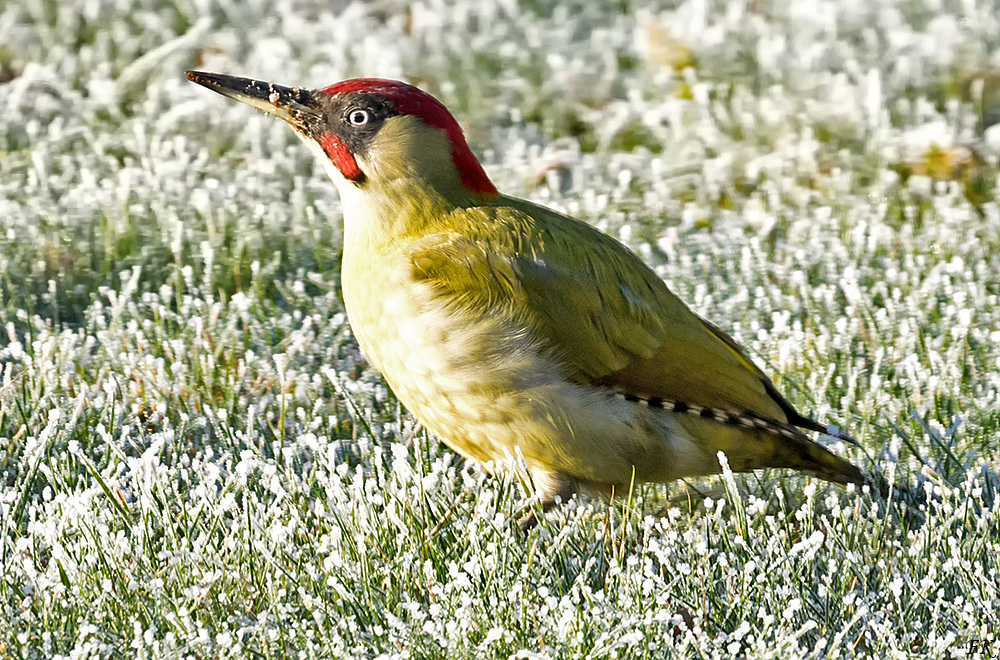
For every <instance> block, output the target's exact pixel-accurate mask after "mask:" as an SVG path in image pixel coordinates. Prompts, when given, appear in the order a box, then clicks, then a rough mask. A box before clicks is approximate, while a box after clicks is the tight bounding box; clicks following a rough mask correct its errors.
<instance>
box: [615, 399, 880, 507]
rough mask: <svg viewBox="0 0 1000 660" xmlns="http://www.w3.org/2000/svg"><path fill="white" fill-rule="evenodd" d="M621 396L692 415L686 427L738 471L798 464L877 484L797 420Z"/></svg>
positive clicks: (838, 479) (842, 480) (830, 477)
mask: <svg viewBox="0 0 1000 660" xmlns="http://www.w3.org/2000/svg"><path fill="white" fill-rule="evenodd" d="M618 396H619V397H621V398H622V399H624V400H626V401H632V402H635V403H638V404H640V405H643V406H646V407H649V408H657V409H660V410H666V411H669V412H674V413H683V414H686V415H690V417H689V418H688V419H687V421H686V422H685V421H681V423H682V425H683V426H685V427H687V428H688V429H689V431H690V432H691V434H692V436H694V437H698V438H700V439H701V440H702V441H703V442H705V443H707V444H709V445H711V446H710V447H708V446H706V447H705V449H707V450H709V451H711V452H712V455H713V456H714V455H715V452H716V451H722V452H724V453H725V454H726V455H727V456H728V458H729V464H730V467H731V468H732V469H733V471H735V472H748V471H751V470H756V469H759V468H765V467H775V468H792V469H795V470H801V471H803V472H806V473H809V474H813V475H816V476H818V477H820V478H822V479H826V480H827V481H832V482H834V483H838V484H845V485H846V484H857V485H859V486H860V485H864V484H866V483H872V480H871V479H870V478H868V477H867V476H866V475H865V473H863V472H862V471H861V470H860V469H859V468H858V467H857V466H855V465H854V464H852V463H850V462H849V461H846V460H844V459H843V458H840V457H839V456H837V455H836V454H834V453H833V452H831V451H830V450H828V449H827V448H825V447H823V446H822V445H820V444H819V443H817V442H815V441H814V440H812V439H811V438H809V437H808V436H807V435H805V434H804V433H803V432H802V431H800V430H799V429H798V428H796V427H795V426H794V425H793V423H787V422H779V421H776V420H773V419H766V418H763V417H759V416H757V415H755V414H753V413H750V412H735V411H730V410H723V409H719V408H708V407H705V406H697V405H694V404H688V403H685V402H683V401H671V400H669V399H660V398H645V397H639V396H635V395H632V394H619V395H618ZM800 420H806V421H808V422H809V424H808V425H807V426H806V428H809V429H810V430H821V431H826V430H827V428H826V427H822V426H821V425H820V424H819V423H818V422H815V421H813V420H810V419H808V418H806V417H803V416H801V415H796V422H794V423H797V422H798V421H800ZM719 425H722V427H721V428H720V426H719ZM723 428H728V429H729V432H724V431H723ZM835 437H838V438H839V439H842V440H845V439H849V436H846V435H844V434H841V433H837V434H836V435H835ZM880 490H881V488H880Z"/></svg>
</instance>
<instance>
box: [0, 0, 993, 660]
mask: <svg viewBox="0 0 1000 660" xmlns="http://www.w3.org/2000/svg"><path fill="white" fill-rule="evenodd" d="M998 35H1000V20H998V17H997V15H996V12H995V8H994V7H993V5H992V4H991V3H988V2H977V1H976V0H970V1H968V2H937V1H934V0H884V1H880V2H850V1H849V2H834V1H832V0H831V1H821V0H795V1H793V2H790V3H784V2H780V3H779V2H774V3H769V2H739V1H737V0H734V1H731V2H712V1H709V0H691V1H689V2H664V3H655V2H627V1H626V2H617V3H592V2H586V1H584V0H577V1H576V2H555V1H544V0H536V1H534V2H524V3H516V2H481V1H477V0H454V1H453V2H436V1H428V2H423V3H419V4H413V5H407V4H406V3H402V2H393V1H389V0H386V1H383V2H377V3H371V4H361V3H354V4H349V5H341V4H340V3H330V5H329V6H327V3H311V2H299V1H290V0H283V1H279V2H264V1H263V0H248V1H247V2H242V3H235V2H226V1H222V0H192V1H190V2H176V3H175V2H166V1H165V0H141V1H139V2H134V1H131V0H129V1H126V0H92V1H86V0H75V1H70V2H62V3H58V2H49V1H45V2H38V1H36V0H10V1H9V2H7V3H5V4H3V5H0V81H2V82H0V326H2V327H0V484H2V491H0V607H2V608H3V609H2V613H0V656H2V657H4V658H8V657H9V658H22V657H23V658H49V657H60V658H95V657H110V658H119V657H121V658H125V657H129V658H131V657H176V658H189V657H190V658H228V657H303V658H313V657H315V658H327V657H329V658H349V657H359V658H360V657H365V658H367V657H384V658H397V657H398V658H406V657H410V658H434V657H448V658H461V657H477V658H478V657H486V658H493V657H496V658H508V657H517V658H570V657H574V658H575V657H589V658H614V657H618V658H639V657H651V658H661V657H677V658H687V657H700V658H731V657H734V656H738V657H743V658H850V657H872V656H880V657H885V658H909V657H921V658H922V657H942V658H953V657H954V658H960V657H969V658H973V657H986V656H985V655H984V654H982V653H980V654H979V655H976V654H974V653H973V652H972V651H974V650H977V649H978V650H982V649H991V650H992V653H993V655H996V654H1000V643H997V642H996V641H995V640H996V635H997V630H998V620H997V619H998V615H997V611H998V606H1000V594H998V587H1000V577H998V572H997V571H998V565H997V564H998V559H997V556H998V550H1000V548H998V545H1000V532H998V520H997V515H998V508H997V507H998V505H997V498H996V495H997V487H998V485H1000V482H998V479H997V474H996V465H997V449H996V447H997V438H998V434H1000V398H998V397H1000V313H998V311H997V298H998V296H1000V207H998V205H997V202H996V199H995V198H996V186H997V179H998V168H997V162H998V155H1000V134H998V133H997V131H1000V128H996V127H994V126H993V124H994V123H995V122H997V121H1000V49H998V47H1000V37H998ZM189 68H200V69H205V70H210V71H219V72H224V73H231V74H235V75H244V76H250V77H255V78H259V79H263V80H269V81H273V82H277V83H281V84H287V85H303V86H311V87H318V86H322V85H325V84H329V83H332V82H335V81H337V80H340V79H343V78H348V77H355V76H383V77H392V78H400V79H404V80H408V81H410V82H413V83H416V84H419V85H421V86H422V87H424V88H425V89H427V90H429V91H431V92H432V93H434V94H435V95H437V96H438V97H439V98H441V99H442V100H443V101H444V102H445V103H446V105H448V106H449V107H450V108H451V109H452V110H453V111H454V112H455V114H456V115H457V117H458V118H459V121H460V122H461V123H462V124H463V126H464V127H465V128H466V132H467V135H468V137H469V141H470V143H471V145H472V146H473V149H474V150H475V151H476V152H477V153H478V154H479V155H480V156H481V158H482V160H483V162H484V164H485V166H486V169H487V171H488V172H489V174H490V175H491V177H492V178H493V179H494V181H495V182H496V183H497V185H498V187H499V188H500V189H501V190H503V191H505V192H508V193H512V194H516V195H519V196H526V197H530V198H531V199H533V200H535V201H538V202H540V203H543V204H546V205H549V206H552V207H554V208H557V209H559V210H561V211H565V212H567V213H569V214H571V215H575V216H577V217H580V218H582V219H584V220H586V221H588V222H591V223H593V224H595V225H596V226H598V227H600V228H601V229H603V230H605V231H607V232H609V233H611V234H613V235H615V236H616V237H618V238H620V239H621V240H622V241H624V242H625V243H626V244H627V245H629V246H630V247H631V248H633V249H634V250H636V251H637V252H638V253H639V254H640V255H641V256H642V257H643V258H644V259H645V260H646V261H647V262H648V263H649V264H651V265H652V266H653V267H654V268H656V270H657V272H658V273H660V275H661V276H662V277H663V278H664V279H665V280H666V281H667V283H668V284H669V285H670V286H671V287H672V289H673V290H674V291H675V292H676V293H677V294H678V295H679V296H680V297H681V298H682V299H684V300H685V301H686V302H687V303H688V304H690V305H691V306H692V307H693V308H694V309H695V310H696V311H697V312H699V313H700V314H702V315H704V316H706V317H707V318H709V319H711V320H712V321H713V322H715V323H716V324H717V325H719V326H720V327H722V328H723V329H724V330H726V331H727V332H729V333H730V334H732V335H733V336H734V337H735V338H736V339H737V340H738V341H739V342H740V343H741V344H742V345H743V346H745V347H746V348H747V350H748V351H749V352H750V354H751V355H752V356H753V357H754V359H755V360H756V361H757V362H758V363H759V364H761V365H762V366H763V367H764V368H765V370H766V371H767V372H768V373H769V374H771V375H772V376H773V377H774V379H775V381H776V382H777V383H778V385H779V387H780V389H781V390H782V391H783V392H785V393H786V394H787V395H788V397H789V399H790V400H791V401H792V402H793V403H794V404H795V405H796V406H797V407H798V408H800V409H802V410H803V411H805V412H806V413H808V414H810V415H812V416H814V417H816V418H819V419H822V420H824V421H826V422H830V423H834V424H837V425H839V426H841V427H842V428H845V429H847V430H848V431H849V432H850V433H851V434H852V435H853V436H854V437H855V438H857V439H858V442H859V446H857V447H855V446H851V445H848V444H845V443H837V442H832V441H830V442H831V444H830V446H831V448H832V449H834V450H835V451H837V452H839V453H841V454H843V455H846V456H848V457H850V458H851V460H853V461H855V462H857V463H858V464H860V465H862V466H864V467H865V468H866V469H869V470H872V471H880V472H882V473H884V474H885V475H887V477H888V478H889V479H890V480H893V481H895V482H898V483H901V484H906V485H907V486H908V488H909V497H908V498H907V501H905V502H904V501H894V502H888V503H887V502H885V501H883V500H881V499H880V498H879V497H877V496H876V495H875V494H873V493H869V492H858V491H855V490H853V489H848V490H844V489H841V488H837V487H834V486H830V485H828V484H826V483H824V482H820V481H815V480H810V479H808V478H806V477H802V476H797V475H793V474H789V473H787V472H783V471H766V472H759V473H756V474H753V475H748V476H740V475H736V476H732V475H727V476H725V477H720V478H716V479H708V480H694V481H690V482H686V483H677V484H667V485H649V486H642V487H639V488H637V489H636V491H635V492H633V493H631V494H630V495H629V496H628V497H624V498H623V500H624V501H619V502H616V503H614V504H612V505H610V506H609V505H608V504H607V503H604V502H599V501H593V500H589V499H583V500H579V501H574V502H571V503H570V504H569V505H568V506H566V507H564V508H562V509H560V510H558V511H556V512H553V513H552V514H549V515H548V516H546V517H545V518H544V520H543V522H542V524H541V525H540V527H539V529H537V530H536V531H535V532H533V533H532V535H531V536H529V537H527V538H525V537H523V536H522V535H521V534H520V532H519V531H518V528H517V520H518V518H519V516H521V515H522V513H523V510H524V507H525V506H530V504H531V502H532V500H531V495H530V493H528V492H527V491H526V489H525V488H524V487H523V486H522V485H521V484H519V483H516V482H511V481H510V480H509V479H505V478H502V477H491V476H489V475H487V474H485V473H484V472H483V471H481V470H480V469H479V468H477V467H476V466H475V465H473V464H471V463H468V462H465V461H463V460H461V459H460V458H459V457H457V456H456V455H455V454H454V453H453V452H451V451H450V450H448V449H447V448H446V447H444V446H443V445H441V444H440V443H439V442H438V441H437V439H435V438H434V437H432V436H429V435H428V434H427V433H426V432H425V431H423V430H421V429H419V428H418V427H416V426H415V422H414V420H413V418H412V417H411V416H410V415H409V414H408V413H407V412H406V411H405V410H403V409H401V407H400V406H399V404H398V403H397V402H396V400H395V399H394V398H393V396H392V395H391V393H390V392H389V391H388V390H387V389H386V387H385V385H384V383H383V382H382V381H381V379H380V378H379V376H378V375H377V374H376V373H375V372H374V371H373V370H372V369H371V368H370V367H369V366H368V365H367V363H366V362H365V360H364V358H363V356H362V355H361V354H360V352H359V351H358V348H357V346H356V344H355V342H354V340H353V338H352V336H351V333H350V329H349V327H348V325H347V322H346V318H345V316H344V312H343V307H342V303H341V300H340V296H339V275H338V271H339V261H340V244H341V243H340V236H341V226H340V203H339V200H338V199H337V196H336V192H335V189H334V187H333V185H332V184H331V183H330V182H329V181H328V180H326V179H325V177H324V175H323V172H322V169H321V168H320V167H319V166H318V164H317V163H315V162H313V160H312V159H311V157H310V156H309V154H308V153H307V152H306V151H305V150H304V149H303V148H302V146H301V144H300V143H299V142H298V141H297V140H296V139H295V137H294V135H293V134H292V132H291V131H290V130H289V129H288V128H287V127H286V126H285V125H283V124H282V123H281V122H280V121H277V120H275V119H273V118H271V117H266V116H263V115H262V114H261V113H259V112H256V111H253V110H252V109H250V108H247V107H245V106H240V105H238V104H235V103H232V102H228V101H226V100H225V99H222V98H219V97H217V96H216V95H213V94H210V93H208V92H207V91H206V90H204V89H201V88H198V87H196V86H194V85H191V84H190V83H188V82H187V81H186V80H185V79H184V76H183V72H184V71H185V70H186V69H189ZM685 618H687V620H688V623H690V624H691V626H690V628H689V626H688V625H687V623H685Z"/></svg>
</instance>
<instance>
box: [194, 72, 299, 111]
mask: <svg viewBox="0 0 1000 660" xmlns="http://www.w3.org/2000/svg"><path fill="white" fill-rule="evenodd" d="M187 79H188V80H190V81H191V82H193V83H198V84H199V85H201V86H202V87H207V88H208V89H210V90H212V91H214V92H218V93H219V94H222V95H223V96H228V97H229V98H231V99H234V100H236V101H242V102H243V103H246V104H248V105H252V106H254V107H255V108H260V109H261V110H263V111H265V112H269V113H271V114H273V115H277V116H279V117H281V118H282V119H285V120H291V119H292V116H293V115H295V114H299V115H301V114H311V113H312V112H311V111H312V110H313V108H314V107H315V100H314V97H313V94H312V92H310V91H309V90H306V89H300V88H298V87H283V86H281V85H273V84H271V83H266V82H262V81H260V80H251V79H250V78H237V77H236V76H227V75H223V74H221V73H208V72H207V71H188V72H187Z"/></svg>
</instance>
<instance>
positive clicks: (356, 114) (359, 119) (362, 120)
mask: <svg viewBox="0 0 1000 660" xmlns="http://www.w3.org/2000/svg"><path fill="white" fill-rule="evenodd" d="M348 120H349V121H350V122H351V123H352V124H354V125H355V126H361V125H362V124H366V123H368V113H367V112H365V111H364V110H354V111H353V112H351V114H350V115H349V116H348Z"/></svg>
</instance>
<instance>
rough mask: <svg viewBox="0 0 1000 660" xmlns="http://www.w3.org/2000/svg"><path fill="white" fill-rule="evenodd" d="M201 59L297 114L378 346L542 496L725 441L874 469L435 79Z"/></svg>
mask: <svg viewBox="0 0 1000 660" xmlns="http://www.w3.org/2000/svg"><path fill="white" fill-rule="evenodd" d="M187 78H188V79H189V80H191V81H192V82H195V83H197V84H199V85H202V86H204V87H207V88H208V89H211V90H213V91H215V92H218V93H220V94H222V95H224V96H226V97H229V98H231V99H234V100H237V101H241V102H243V103H246V104H249V105H251V106H253V107H255V108H258V109H260V110H263V111H264V112H266V113H270V114H272V115H275V116H277V117H279V118H281V119H283V120H284V121H285V122H287V123H288V124H289V125H290V126H291V127H292V129H293V130H294V131H295V133H296V134H297V135H298V136H299V137H300V138H301V139H302V141H303V142H304V143H305V144H306V146H307V147H308V148H309V150H310V151H312V152H313V153H314V154H315V156H316V157H317V158H318V159H319V161H320V162H321V163H322V165H323V167H324V169H325V171H326V173H327V174H328V175H329V177H330V178H331V179H332V180H333V183H334V184H335V186H336V188H337V190H338V193H339V195H340V198H341V201H342V206H343V223H344V233H343V237H344V238H343V260H342V271H341V286H342V293H343V300H344V305H345V308H346V311H347V317H348V321H349V324H350V327H351V329H352V331H353V333H354V336H355V338H356V340H357V342H358V345H359V346H360V348H361V350H362V352H363V353H364V354H365V356H366V358H367V359H368V361H369V362H370V364H372V365H373V366H374V367H375V368H376V369H377V370H378V371H379V372H381V374H382V375H383V377H384V378H385V380H386V382H387V384H388V385H389V387H390V388H391V390H392V392H393V393H394V394H395V396H396V397H397V398H398V399H399V401H400V402H401V403H402V404H403V405H404V406H405V407H406V408H407V409H408V410H409V411H410V412H411V413H412V414H413V415H414V416H415V417H416V418H417V419H418V420H419V421H420V422H421V423H422V424H423V425H424V426H425V427H426V428H428V429H430V430H431V431H433V432H434V434H436V435H437V436H438V437H439V438H440V439H441V440H443V441H444V442H445V444H447V445H448V446H449V447H451V448H452V449H453V450H455V451H456V452H458V453H459V454H461V455H462V456H464V457H466V458H469V459H473V460H474V461H477V462H478V463H480V464H483V465H484V466H486V468H487V469H488V470H490V471H497V470H507V471H512V472H513V473H515V474H516V475H518V476H519V477H520V478H522V479H524V480H525V481H526V483H528V484H529V485H530V487H531V488H532V489H533V490H534V492H535V493H536V494H537V495H538V501H539V502H540V503H541V510H542V511H543V512H544V511H548V510H549V509H551V508H552V507H553V506H555V505H556V504H558V503H560V502H566V501H568V500H569V499H570V498H571V497H572V496H574V495H576V494H578V493H585V494H589V495H596V496H599V497H605V498H613V497H614V496H615V494H616V493H619V494H624V493H628V492H629V489H630V488H632V487H633V486H634V485H635V484H638V483H644V482H671V481H674V480H678V479H683V478H689V477H697V476H707V475H712V474H718V473H720V472H722V471H723V467H722V458H721V457H720V452H722V453H723V454H725V459H726V461H728V465H729V468H730V469H731V470H732V471H734V472H748V471H752V470H756V469H760V468H791V469H794V470H798V471H802V472H805V473H809V474H812V475H815V476H818V477H820V478H822V479H825V480H828V481H831V482H834V483H839V484H858V485H863V484H864V483H865V479H866V477H865V473H863V472H862V471H861V470H860V469H859V468H858V467H856V466H855V465H854V464H853V463H851V462H849V461H847V460H845V459H843V458H841V457H839V456H837V455H836V454H834V453H833V452H831V451H830V450H828V449H827V448H826V447H824V446H823V445H821V444H819V443H818V442H816V441H814V440H813V439H812V438H811V437H810V436H809V435H807V432H819V433H824V432H827V431H828V427H826V426H824V425H822V424H820V423H818V422H817V421H815V420H814V419H811V418H810V417H807V416H805V415H803V414H801V413H799V412H798V411H797V410H796V409H795V408H794V407H793V405H792V404H791V403H789V401H788V400H787V399H786V398H785V397H784V396H782V394H781V393H780V392H779V391H778V389H777V388H776V386H775V385H774V383H773V382H772V381H771V379H770V378H769V377H768V376H767V375H766V374H765V373H764V371H762V370H761V368H760V367H758V366H757V365H756V364H755V363H754V362H753V360H751V359H750V357H748V356H747V354H746V353H745V352H744V350H743V349H742V348H740V346H739V345H738V344H737V342H736V341H734V340H733V339H732V338H731V337H730V336H729V335H728V334H726V333H725V332H724V331H723V330H722V329H720V328H719V327H717V326H716V325H714V324H712V323H711V322H709V321H707V320H705V319H703V318H701V317H700V316H699V315H697V314H696V313H694V312H693V311H692V310H691V309H690V308H689V307H688V306H687V305H686V304H685V303H684V302H683V301H682V300H681V299H680V298H678V297H677V296H676V295H675V294H674V293H673V292H672V291H671V290H670V289H669V288H668V287H667V285H666V283H665V282H664V281H663V280H662V279H661V278H660V277H659V276H658V275H657V274H656V273H655V272H654V271H653V270H652V268H651V267H649V266H648V265H647V264H646V263H645V262H644V261H643V260H642V259H641V258H639V257H638V256H637V255H636V254H635V253H634V252H632V251H631V250H629V249H628V248H627V247H626V246H625V245H623V244H622V243H620V242H618V241H617V240H616V239H614V238H612V237H611V236H608V235H607V234H605V233H603V232H601V231H599V230H598V229H597V228H595V227H593V226H592V225H590V224H588V223H586V222H584V221H581V220H577V219H574V218H571V217H569V216H566V215H563V214H561V213H558V212H556V211H553V210H551V209H548V208H545V207H543V206H540V205H538V204H534V203H532V202H530V201H526V200H523V199H518V198H515V197H512V196H508V195H504V194H501V193H500V192H499V191H498V190H497V188H496V186H495V185H494V184H493V182H492V181H491V180H490V178H489V176H488V175H487V174H486V172H485V170H484V169H483V166H482V165H481V163H480V162H479V160H478V159H477V158H476V157H475V155H474V154H473V152H472V150H471V149H470V147H469V145H468V143H467V141H466V139H465V136H464V133H463V131H462V129H461V127H460V126H459V124H458V122H457V121H456V120H455V118H454V116H453V115H452V114H451V112H449V111H448V109H447V108H446V107H445V106H444V104H442V103H441V102H440V101H438V100H437V99H436V98H435V97H433V96H432V95H430V94H428V93H427V92H425V91H423V90H421V89H419V88H417V87H415V86H412V85H409V84H407V83H404V82H399V81H396V80H387V79H379V78H356V79H351V80H344V81H342V82H338V83H335V84H333V85H330V86H327V87H323V88H318V89H309V88H300V87H285V86H281V85H276V84H271V83H267V82H262V81H259V80H253V79H248V78H240V77H234V76H229V75H223V74H217V73H208V72H203V71H188V72H187ZM830 428H833V427H830ZM845 437H846V436H845ZM532 524H534V519H533V514H532V516H529V526H530V525H532Z"/></svg>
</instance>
